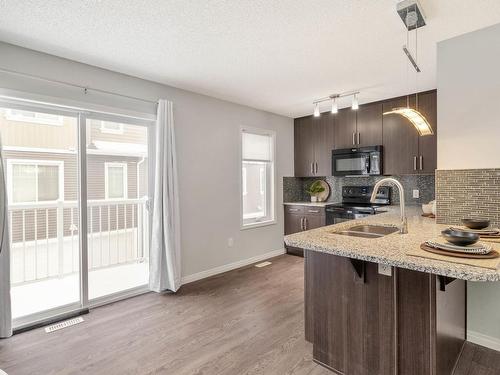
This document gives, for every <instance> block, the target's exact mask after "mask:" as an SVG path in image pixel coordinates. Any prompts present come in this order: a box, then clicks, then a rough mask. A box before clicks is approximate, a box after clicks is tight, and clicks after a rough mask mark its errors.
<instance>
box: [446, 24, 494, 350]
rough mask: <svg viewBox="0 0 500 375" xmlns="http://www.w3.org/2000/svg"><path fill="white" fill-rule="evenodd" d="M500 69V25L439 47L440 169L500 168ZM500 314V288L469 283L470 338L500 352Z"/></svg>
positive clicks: (455, 39) (463, 36)
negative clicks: (499, 111) (499, 112)
mask: <svg viewBox="0 0 500 375" xmlns="http://www.w3.org/2000/svg"><path fill="white" fill-rule="evenodd" d="M499 67H500V24H498V25H495V26H492V27H489V28H486V29H482V30H478V31H475V32H472V33H469V34H465V35H462V36H459V37H456V38H453V39H450V40H447V41H443V42H441V43H439V44H438V50H437V80H438V81H437V90H438V91H437V92H438V100H437V108H438V123H439V128H438V169H482V168H498V167H500V152H499V150H500V148H499V145H500V143H499V139H500V123H499V120H498V114H497V108H498V104H499V103H500V70H499ZM492 188H496V189H500V187H499V186H496V187H492ZM497 191H498V190H497ZM496 204H500V202H497V203H496ZM438 215H439V213H438ZM499 311H500V283H468V314H469V315H468V316H469V318H468V329H469V339H473V340H476V341H481V340H482V341H481V342H480V343H482V344H483V345H488V343H489V346H492V347H495V348H496V349H498V350H500V314H499ZM483 336H489V338H488V337H486V338H485V337H483Z"/></svg>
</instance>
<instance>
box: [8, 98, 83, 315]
mask: <svg viewBox="0 0 500 375" xmlns="http://www.w3.org/2000/svg"><path fill="white" fill-rule="evenodd" d="M0 135H1V138H2V145H3V157H4V163H5V171H6V183H7V195H8V213H9V224H10V241H11V249H10V251H11V296H12V313H13V317H14V319H22V318H24V317H28V316H36V315H37V314H40V313H42V312H45V311H57V310H58V309H59V308H61V307H64V306H73V305H79V304H80V300H81V296H80V289H81V288H80V279H81V278H80V246H79V235H80V231H79V206H78V173H79V168H78V116H77V115H76V114H74V115H71V114H69V115H68V114H67V113H62V112H58V111H53V112H47V111H45V112H42V111H40V110H35V109H31V108H27V107H15V106H11V107H7V106H4V107H2V108H1V109H0Z"/></svg>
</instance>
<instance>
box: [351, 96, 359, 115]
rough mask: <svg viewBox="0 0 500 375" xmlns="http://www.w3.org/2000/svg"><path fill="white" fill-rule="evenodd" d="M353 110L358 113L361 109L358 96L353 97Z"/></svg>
mask: <svg viewBox="0 0 500 375" xmlns="http://www.w3.org/2000/svg"><path fill="white" fill-rule="evenodd" d="M351 108H352V109H354V110H355V111H357V110H358V109H359V103H358V97H357V96H356V94H354V95H353V96H352V106H351Z"/></svg>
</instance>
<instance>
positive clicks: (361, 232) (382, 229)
mask: <svg viewBox="0 0 500 375" xmlns="http://www.w3.org/2000/svg"><path fill="white" fill-rule="evenodd" d="M397 231H399V228H398V227H396V226H394V225H373V224H362V225H354V226H352V227H349V228H347V229H343V230H339V231H332V232H331V233H332V234H341V235H344V236H353V237H362V238H380V237H384V236H387V235H388V234H392V233H395V232H397Z"/></svg>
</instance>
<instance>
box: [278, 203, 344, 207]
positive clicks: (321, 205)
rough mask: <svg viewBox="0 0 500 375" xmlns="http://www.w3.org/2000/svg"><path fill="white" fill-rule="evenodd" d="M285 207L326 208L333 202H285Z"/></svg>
mask: <svg viewBox="0 0 500 375" xmlns="http://www.w3.org/2000/svg"><path fill="white" fill-rule="evenodd" d="M283 204H284V205H286V206H310V207H326V206H329V205H331V204H335V202H285V203H283Z"/></svg>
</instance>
